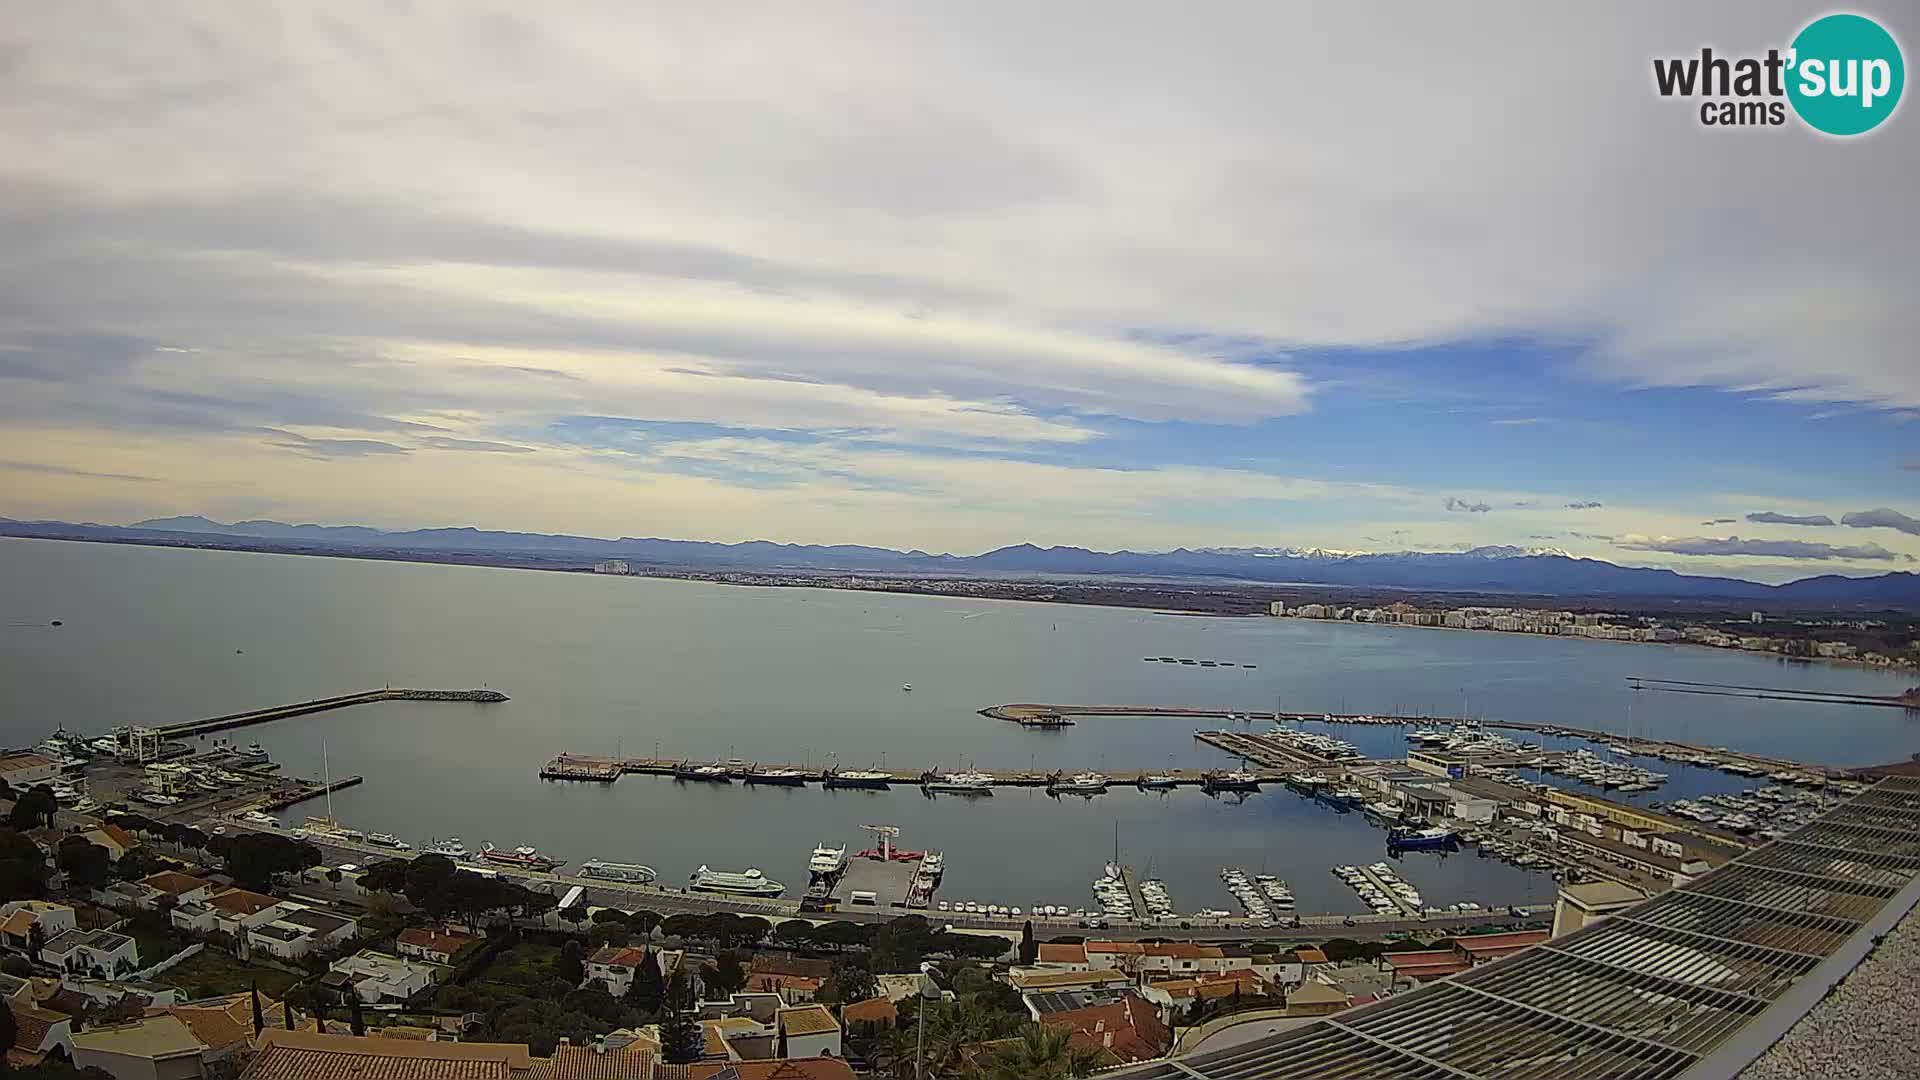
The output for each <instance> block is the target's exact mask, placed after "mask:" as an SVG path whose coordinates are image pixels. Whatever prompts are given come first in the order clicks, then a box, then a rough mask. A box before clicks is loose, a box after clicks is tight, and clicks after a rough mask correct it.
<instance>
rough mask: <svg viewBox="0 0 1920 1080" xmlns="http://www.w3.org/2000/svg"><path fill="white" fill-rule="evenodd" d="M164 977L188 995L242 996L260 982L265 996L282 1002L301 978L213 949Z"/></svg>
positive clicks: (162, 978) (196, 955) (177, 965)
mask: <svg viewBox="0 0 1920 1080" xmlns="http://www.w3.org/2000/svg"><path fill="white" fill-rule="evenodd" d="M160 978H161V980H163V981H165V982H170V983H172V984H173V985H175V986H178V987H179V988H180V989H181V990H183V991H185V992H186V993H188V994H198V993H199V992H200V991H201V990H202V989H203V988H205V989H211V990H212V991H213V992H214V993H216V994H240V993H245V992H246V991H247V990H248V989H249V988H251V987H252V986H253V985H254V983H255V982H256V981H257V982H258V983H259V984H260V992H261V993H262V994H265V995H267V996H268V997H271V998H274V999H275V1000H279V999H280V998H282V997H284V996H285V995H286V992H287V987H289V986H292V985H293V984H294V983H297V982H299V981H300V979H301V976H299V975H296V974H294V973H293V972H291V971H281V970H280V969H279V968H274V967H267V966H265V965H264V964H249V963H247V962H245V961H243V960H240V959H238V958H236V957H233V956H230V955H228V954H227V953H224V952H221V951H220V950H218V949H215V948H213V947H211V946H209V947H207V948H205V949H202V950H200V951H199V952H198V953H196V954H194V955H193V956H190V957H188V958H186V959H185V960H183V961H181V962H180V963H178V964H175V965H174V966H173V967H171V968H168V969H167V970H166V971H164V972H162V973H161V974H160Z"/></svg>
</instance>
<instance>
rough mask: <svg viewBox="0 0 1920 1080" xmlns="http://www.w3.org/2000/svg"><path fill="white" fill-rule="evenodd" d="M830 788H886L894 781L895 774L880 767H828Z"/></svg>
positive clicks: (827, 776)
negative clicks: (879, 768)
mask: <svg viewBox="0 0 1920 1080" xmlns="http://www.w3.org/2000/svg"><path fill="white" fill-rule="evenodd" d="M826 783H827V786H828V787H830V788H884V787H887V786H889V785H891V784H892V783H893V774H892V773H889V772H881V771H880V770H878V769H828V770H827V774H826Z"/></svg>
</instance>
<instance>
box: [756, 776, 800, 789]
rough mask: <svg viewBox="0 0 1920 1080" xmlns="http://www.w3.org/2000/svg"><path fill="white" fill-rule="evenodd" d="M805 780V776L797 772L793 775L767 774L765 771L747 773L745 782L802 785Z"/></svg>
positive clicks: (777, 785)
mask: <svg viewBox="0 0 1920 1080" xmlns="http://www.w3.org/2000/svg"><path fill="white" fill-rule="evenodd" d="M806 782H807V778H806V777H805V776H801V775H798V774H795V775H793V776H768V775H767V774H766V773H748V774H747V783H749V784H767V785H769V786H772V787H804V786H805V785H806Z"/></svg>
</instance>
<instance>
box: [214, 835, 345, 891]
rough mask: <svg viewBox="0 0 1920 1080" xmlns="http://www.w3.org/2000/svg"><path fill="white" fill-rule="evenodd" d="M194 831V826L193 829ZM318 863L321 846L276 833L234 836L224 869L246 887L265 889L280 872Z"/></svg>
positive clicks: (289, 872)
mask: <svg viewBox="0 0 1920 1080" xmlns="http://www.w3.org/2000/svg"><path fill="white" fill-rule="evenodd" d="M196 831H197V830H196ZM318 865H320V849H319V848H317V847H315V846H314V845H312V844H310V843H306V842H304V841H296V840H292V839H289V838H287V837H285V836H280V835H277V834H275V833H246V834H244V835H242V836H239V837H236V838H235V839H234V841H233V846H232V847H231V848H229V849H228V851H227V857H226V866H227V873H229V874H232V875H233V879H234V880H235V881H236V882H238V883H240V884H241V885H243V886H245V887H246V888H249V889H255V890H260V891H265V890H267V889H269V888H272V886H273V883H274V880H275V879H276V878H278V877H279V876H280V875H282V874H291V873H295V872H298V871H300V870H305V869H306V868H307V867H309V866H318Z"/></svg>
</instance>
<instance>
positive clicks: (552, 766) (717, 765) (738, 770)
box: [540, 732, 1327, 791]
mask: <svg viewBox="0 0 1920 1080" xmlns="http://www.w3.org/2000/svg"><path fill="white" fill-rule="evenodd" d="M1204 734H1205V735H1206V736H1208V737H1209V738H1210V737H1212V736H1217V735H1237V734H1239V733H1237V732H1206V733H1204ZM1216 745H1217V744H1216ZM1221 748H1222V749H1225V750H1227V752H1228V753H1233V754H1239V753H1240V751H1238V750H1235V749H1231V748H1230V747H1228V746H1222V747H1221ZM1314 760H1315V761H1316V762H1319V763H1324V762H1325V761H1326V760H1327V759H1320V758H1315V759H1314ZM776 771H777V772H779V773H782V774H788V775H785V776H783V781H782V785H781V786H785V787H799V786H804V785H815V784H817V785H820V786H823V787H837V788H842V789H854V790H860V789H865V790H876V791H877V790H885V789H889V788H895V787H899V788H913V789H915V790H918V789H919V788H920V787H921V785H922V784H925V783H927V782H928V781H930V780H932V779H934V778H935V777H936V776H939V775H941V773H940V772H939V771H938V770H934V769H872V770H862V771H863V772H871V773H877V774H878V776H875V777H871V778H863V779H862V781H861V782H859V783H858V784H855V783H852V782H849V781H847V780H845V779H837V778H839V777H840V774H841V773H842V772H843V771H845V770H839V769H835V768H821V767H819V766H808V765H795V764H791V763H779V762H754V763H752V764H735V763H732V762H728V761H702V760H699V759H688V758H656V757H624V758H622V757H601V756H596V755H592V754H571V753H562V754H557V755H555V756H554V757H552V758H550V759H548V760H547V762H546V763H545V764H544V765H542V766H541V767H540V778H541V779H543V780H581V781H588V782H595V783H611V782H612V781H614V780H618V779H619V778H620V777H622V776H626V775H629V774H635V775H642V776H670V777H673V778H675V779H676V780H681V781H684V782H686V783H732V782H734V781H736V780H738V781H744V782H747V783H752V782H753V780H754V778H755V777H756V776H759V775H762V774H764V773H771V772H776ZM969 771H974V772H981V773H985V774H986V775H988V776H990V777H991V778H992V784H993V786H995V787H1025V788H1045V787H1048V786H1050V785H1053V784H1055V783H1058V782H1060V781H1062V780H1064V779H1065V776H1063V774H1062V773H1061V772H1058V771H1056V772H1034V771H1031V770H1005V771H994V770H991V769H975V770H969ZM1291 771H1293V770H1292V769H1255V770H1253V776H1254V778H1255V779H1256V780H1258V781H1259V782H1260V783H1262V784H1278V783H1281V782H1283V781H1284V780H1285V779H1286V776H1287V773H1288V772H1291ZM1103 775H1105V776H1106V777H1107V780H1108V786H1109V787H1111V788H1123V787H1124V788H1131V787H1142V786H1144V785H1143V784H1142V783H1141V781H1143V780H1145V779H1146V778H1147V777H1149V776H1154V777H1164V778H1165V780H1166V781H1168V782H1171V783H1172V784H1173V785H1175V786H1178V787H1205V786H1206V783H1207V776H1208V774H1207V773H1206V772H1204V771H1199V770H1180V769H1175V770H1171V771H1169V770H1166V769H1123V770H1119V771H1117V772H1106V773H1104V774H1103ZM836 780H837V782H836Z"/></svg>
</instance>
